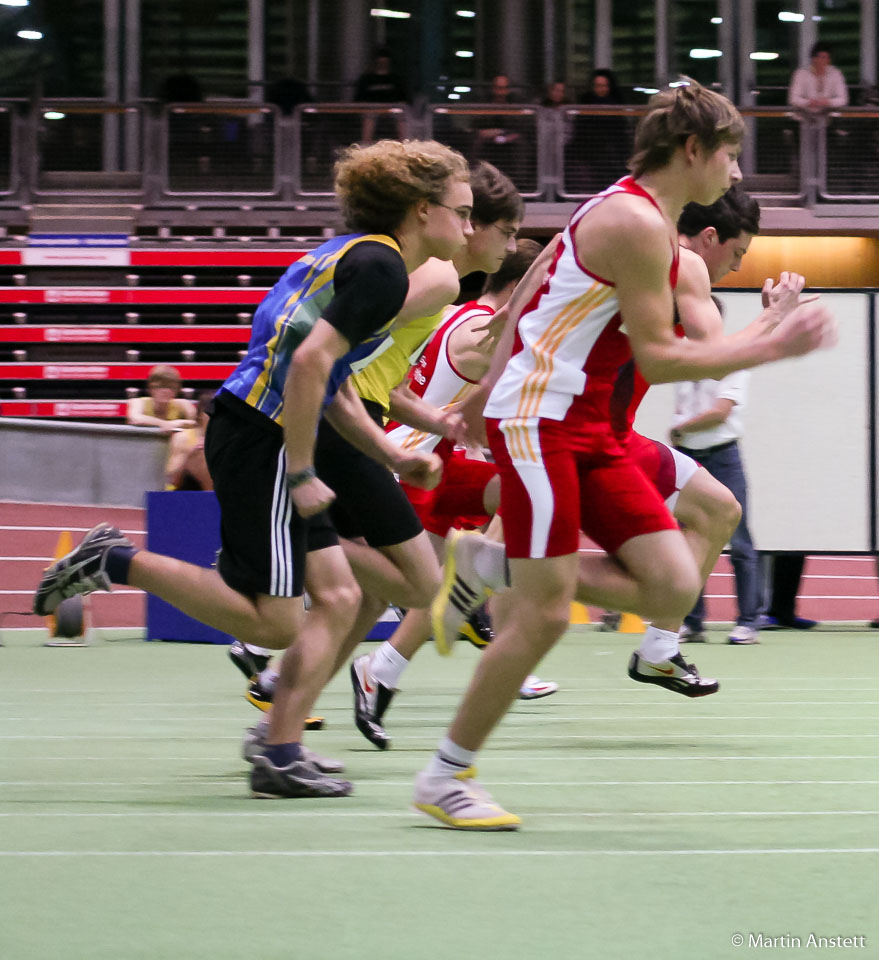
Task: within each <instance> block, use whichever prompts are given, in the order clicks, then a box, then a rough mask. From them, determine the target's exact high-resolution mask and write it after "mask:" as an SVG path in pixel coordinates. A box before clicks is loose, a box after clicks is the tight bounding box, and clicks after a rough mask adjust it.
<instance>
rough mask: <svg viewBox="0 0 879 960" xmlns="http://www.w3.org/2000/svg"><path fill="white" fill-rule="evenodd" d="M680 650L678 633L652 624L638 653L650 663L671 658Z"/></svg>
mask: <svg viewBox="0 0 879 960" xmlns="http://www.w3.org/2000/svg"><path fill="white" fill-rule="evenodd" d="M679 651H680V646H679V642H678V635H677V633H672V631H671V630H660V629H659V627H653V626H650V627H648V628H647V632H646V633H645V634H644V639H643V640H642V641H641V647H640V649H639V650H638V653H639V654H640V656H641V657H642V659H644V660H646V661H647V662H648V663H661V662H662V661H663V660H670V659H671V658H672V657H673V656H675V654H677V653H678V652H679Z"/></svg>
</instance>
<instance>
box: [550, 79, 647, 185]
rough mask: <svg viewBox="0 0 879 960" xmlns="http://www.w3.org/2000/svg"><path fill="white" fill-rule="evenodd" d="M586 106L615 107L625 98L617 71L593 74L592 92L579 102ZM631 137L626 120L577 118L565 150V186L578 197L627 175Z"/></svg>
mask: <svg viewBox="0 0 879 960" xmlns="http://www.w3.org/2000/svg"><path fill="white" fill-rule="evenodd" d="M579 100H580V103H583V104H584V105H586V106H595V107H613V106H615V105H617V104H620V103H622V96H621V94H620V89H619V86H618V84H617V79H616V76H615V74H614V72H613V70H605V69H599V70H593V71H592V79H591V81H590V85H589V89H588V90H586V91H585V92H584V93H583V94H582V95H581V97H580V98H579ZM630 140H631V137H630V133H629V126H628V120H627V118H626V117H624V116H596V115H585V116H580V117H576V118H575V123H574V132H573V136H572V137H571V142H570V143H569V144H568V146H567V148H566V150H565V183H566V186H567V188H568V190H569V191H571V192H574V193H594V192H596V191H598V190H602V189H604V187H606V186H607V184H608V183H612V182H613V181H614V180H617V179H619V178H620V177H622V176H623V175H624V174H625V173H626V158H627V157H628V155H629V146H630Z"/></svg>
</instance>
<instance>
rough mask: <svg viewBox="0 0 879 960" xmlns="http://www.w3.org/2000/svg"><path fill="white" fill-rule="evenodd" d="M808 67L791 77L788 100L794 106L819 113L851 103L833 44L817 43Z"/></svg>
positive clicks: (810, 55) (810, 54) (802, 68)
mask: <svg viewBox="0 0 879 960" xmlns="http://www.w3.org/2000/svg"><path fill="white" fill-rule="evenodd" d="M809 57H810V60H811V62H810V64H809V66H808V67H800V69H799V70H795V71H794V75H793V77H792V78H791V85H790V90H788V98H787V101H788V103H789V104H790V105H791V106H792V107H799V108H800V109H801V110H808V111H810V112H812V113H818V112H820V111H821V110H826V109H828V108H830V107H845V106H847V105H848V100H849V97H848V87H847V86H846V83H845V77H844V76H843V75H842V71H841V70H840V69H839V68H838V67H834V66H833V64H832V63H831V53H830V47H829V46H828V45H827V44H826V43H816V44H815V45H814V46H813V47H812V49H811V51H810V53H809Z"/></svg>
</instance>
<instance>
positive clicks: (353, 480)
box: [314, 400, 424, 547]
mask: <svg viewBox="0 0 879 960" xmlns="http://www.w3.org/2000/svg"><path fill="white" fill-rule="evenodd" d="M363 405H364V406H365V407H366V409H367V411H368V413H369V415H370V416H371V417H372V418H373V420H375V421H376V423H378V424H379V426H381V425H382V408H381V406H380V405H379V404H377V403H374V402H371V401H368V400H364V401H363ZM314 466H315V469H316V470H317V475H318V476H319V477H320V478H321V480H323V482H324V483H325V484H326V485H327V486H328V487H329V488H330V489H331V490H332V491H333V493H335V495H336V500H335V502H334V503H333V504H332V506H331V507H330V517H331V519H332V522H333V526H334V527H335V528H336V530H337V531H338V533H339V536H340V537H345V538H347V539H349V540H353V539H355V538H357V537H362V538H363V539H364V540H365V541H366V542H367V543H368V544H369V545H370V546H371V547H390V546H395V545H396V544H398V543H405V542H406V541H407V540H411V539H412V538H413V537H417V536H418V534H419V533H421V531H422V530H423V529H424V527H422V525H421V521H420V520H419V519H418V515H417V514H416V513H415V510H414V509H413V507H412V504H411V503H410V502H409V498H408V497H407V496H406V494H405V493H404V492H403V488H402V487H401V486H400V484H399V483H397V481H396V479H395V478H394V475H393V474H392V473H391V471H390V470H388V468H387V467H385V466H383V465H382V464H380V463H378V461H376V460H373V459H372V457H368V456H367V455H366V454H365V453H361V452H360V450H358V449H357V448H356V447H354V446H352V445H351V444H350V443H348V441H347V440H345V439H344V438H343V437H342V436H340V435H339V434H338V433H336V431H335V430H334V429H333V428H332V427H331V426H330V424H329V423H328V422H327V421H326V419H323V420H321V422H320V426H319V427H318V430H317V443H316V444H315V450H314Z"/></svg>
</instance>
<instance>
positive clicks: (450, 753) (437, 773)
mask: <svg viewBox="0 0 879 960" xmlns="http://www.w3.org/2000/svg"><path fill="white" fill-rule="evenodd" d="M475 759H476V751H475V750H465V749H464V748H463V747H459V746H458V744H457V743H454V742H453V741H452V740H450V739H449V738H448V737H443V739H442V740H440V745H439V748H438V749H437V751H436V753H435V754H434V755H433V756H432V757H431V758H430V763H428V765H427V768H426V769H425V771H424V772H425V773H426V774H427V776H429V777H440V778H443V779H446V778H448V777H454V776H455V774H458V773H461V772H462V771H464V770H466V769H467V768H468V767H470V766H472V765H473V761H474V760H475Z"/></svg>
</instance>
